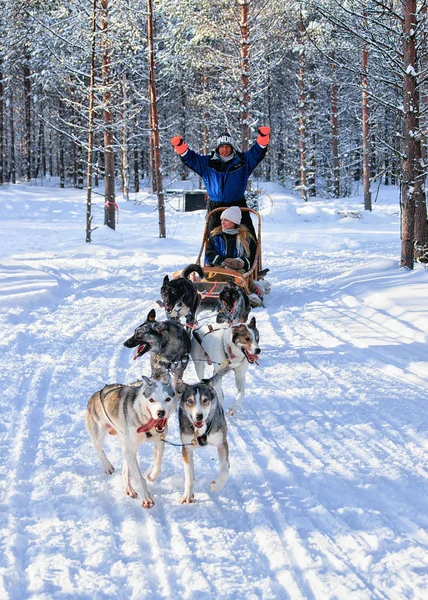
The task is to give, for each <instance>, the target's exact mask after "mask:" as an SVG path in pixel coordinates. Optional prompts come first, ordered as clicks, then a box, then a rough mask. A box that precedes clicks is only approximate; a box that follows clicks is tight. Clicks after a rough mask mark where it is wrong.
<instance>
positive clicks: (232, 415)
mask: <svg viewBox="0 0 428 600" xmlns="http://www.w3.org/2000/svg"><path fill="white" fill-rule="evenodd" d="M229 415H230V416H231V417H234V416H235V415H236V408H233V406H231V407H230V408H229Z"/></svg>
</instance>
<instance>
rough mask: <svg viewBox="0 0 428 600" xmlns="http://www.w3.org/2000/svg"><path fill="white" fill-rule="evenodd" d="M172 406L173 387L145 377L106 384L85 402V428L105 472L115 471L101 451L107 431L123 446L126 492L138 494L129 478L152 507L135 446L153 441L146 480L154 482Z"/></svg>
mask: <svg viewBox="0 0 428 600" xmlns="http://www.w3.org/2000/svg"><path fill="white" fill-rule="evenodd" d="M174 407H175V392H174V389H173V387H172V386H171V385H170V384H169V383H163V382H161V381H156V380H154V379H148V378H147V377H143V380H142V381H139V382H136V383H135V384H133V385H120V384H114V385H106V386H105V387H104V388H103V389H102V390H100V391H99V392H95V394H92V396H91V398H90V400H89V402H88V410H87V411H86V415H85V424H86V429H87V430H88V433H89V435H90V438H91V440H92V444H93V446H94V448H95V450H96V452H97V454H98V456H99V457H100V459H101V463H102V466H103V469H104V472H105V473H107V475H111V474H112V473H113V471H114V467H113V465H112V464H111V462H110V461H109V459H108V458H107V456H106V453H105V452H104V450H103V441H104V438H105V435H106V433H107V432H109V433H110V435H116V434H117V435H118V436H119V439H120V444H121V446H122V452H123V470H122V474H123V482H124V484H125V493H126V494H128V496H131V498H137V496H138V494H137V492H136V491H135V489H134V488H133V486H132V485H131V477H132V479H133V483H134V485H135V488H136V489H137V490H138V493H139V494H140V498H141V499H142V506H143V507H144V508H151V507H152V506H153V504H154V502H153V500H152V498H151V496H150V493H149V490H148V488H147V483H146V480H145V479H144V477H143V476H142V475H141V471H140V468H139V466H138V461H137V452H138V448H139V446H140V444H141V443H143V442H148V441H150V442H153V444H154V464H153V468H152V469H151V471H150V473H149V474H148V475H147V479H149V480H150V481H155V480H156V479H157V478H158V477H159V474H160V472H161V463H162V456H163V450H164V442H163V438H164V436H165V435H166V432H167V426H168V418H169V416H170V415H171V413H172V411H173V409H174Z"/></svg>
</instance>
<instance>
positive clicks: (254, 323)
mask: <svg viewBox="0 0 428 600" xmlns="http://www.w3.org/2000/svg"><path fill="white" fill-rule="evenodd" d="M248 326H249V327H255V326H256V317H253V318H252V319H251V321H250V322H249V323H248Z"/></svg>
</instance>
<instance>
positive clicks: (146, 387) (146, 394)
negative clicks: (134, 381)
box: [141, 375, 152, 398]
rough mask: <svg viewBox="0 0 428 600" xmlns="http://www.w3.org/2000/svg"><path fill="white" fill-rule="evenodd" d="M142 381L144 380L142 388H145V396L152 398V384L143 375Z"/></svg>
mask: <svg viewBox="0 0 428 600" xmlns="http://www.w3.org/2000/svg"><path fill="white" fill-rule="evenodd" d="M141 380H142V381H141V387H142V388H143V394H144V395H145V396H146V398H148V397H149V396H150V388H151V383H152V382H151V381H150V379H149V378H148V377H146V376H145V375H141ZM147 392H148V393H147Z"/></svg>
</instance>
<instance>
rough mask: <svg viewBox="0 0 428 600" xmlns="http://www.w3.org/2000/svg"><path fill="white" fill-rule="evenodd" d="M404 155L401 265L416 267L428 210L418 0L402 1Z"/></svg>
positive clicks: (410, 267)
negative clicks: (419, 79) (418, 68)
mask: <svg viewBox="0 0 428 600" xmlns="http://www.w3.org/2000/svg"><path fill="white" fill-rule="evenodd" d="M402 27H403V36H402V38H403V70H404V84H403V106H404V122H403V140H404V141H403V144H404V147H403V159H402V178H403V179H402V186H401V266H402V267H407V268H409V269H413V261H414V249H415V242H416V243H418V240H417V237H416V236H417V235H418V234H419V231H418V232H417V227H416V221H419V219H420V215H421V213H423V212H424V213H425V221H426V208H425V195H424V192H423V172H422V169H421V157H422V154H421V141H420V137H419V136H418V134H419V94H418V89H417V81H416V77H417V75H416V66H417V64H418V62H417V53H416V39H415V37H416V34H417V33H416V32H417V24H416V0H407V1H406V2H404V3H403V21H402Z"/></svg>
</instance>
